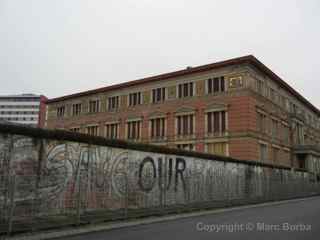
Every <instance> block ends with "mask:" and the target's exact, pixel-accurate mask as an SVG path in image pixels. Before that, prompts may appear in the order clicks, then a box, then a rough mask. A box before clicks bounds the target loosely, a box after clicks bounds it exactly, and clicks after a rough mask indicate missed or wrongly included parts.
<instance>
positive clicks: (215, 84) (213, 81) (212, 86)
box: [207, 77, 225, 93]
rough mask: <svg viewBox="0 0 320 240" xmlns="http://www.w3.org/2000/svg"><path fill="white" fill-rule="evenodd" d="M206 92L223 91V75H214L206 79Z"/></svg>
mask: <svg viewBox="0 0 320 240" xmlns="http://www.w3.org/2000/svg"><path fill="white" fill-rule="evenodd" d="M207 88H208V93H216V92H224V91H225V83H224V77H215V78H210V79H208V80H207Z"/></svg>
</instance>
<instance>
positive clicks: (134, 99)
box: [129, 92, 141, 106]
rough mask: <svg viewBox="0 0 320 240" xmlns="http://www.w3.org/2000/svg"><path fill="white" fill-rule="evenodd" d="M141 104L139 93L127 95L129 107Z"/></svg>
mask: <svg viewBox="0 0 320 240" xmlns="http://www.w3.org/2000/svg"><path fill="white" fill-rule="evenodd" d="M139 104H141V92H135V93H130V94H129V106H136V105H139Z"/></svg>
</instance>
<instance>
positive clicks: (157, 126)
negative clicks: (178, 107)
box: [150, 118, 165, 138]
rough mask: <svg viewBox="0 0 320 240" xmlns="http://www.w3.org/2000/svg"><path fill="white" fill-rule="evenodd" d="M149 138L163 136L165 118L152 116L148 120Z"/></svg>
mask: <svg viewBox="0 0 320 240" xmlns="http://www.w3.org/2000/svg"><path fill="white" fill-rule="evenodd" d="M150 124H151V127H150V131H151V138H164V137H165V118H154V119H151V120H150Z"/></svg>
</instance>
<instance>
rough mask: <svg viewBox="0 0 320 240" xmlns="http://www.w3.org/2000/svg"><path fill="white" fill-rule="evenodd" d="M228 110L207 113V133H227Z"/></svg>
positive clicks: (217, 134)
mask: <svg viewBox="0 0 320 240" xmlns="http://www.w3.org/2000/svg"><path fill="white" fill-rule="evenodd" d="M226 121H227V119H226V111H215V112H208V113H207V133H208V134H210V135H212V134H213V135H216V136H222V135H224V134H225V133H226Z"/></svg>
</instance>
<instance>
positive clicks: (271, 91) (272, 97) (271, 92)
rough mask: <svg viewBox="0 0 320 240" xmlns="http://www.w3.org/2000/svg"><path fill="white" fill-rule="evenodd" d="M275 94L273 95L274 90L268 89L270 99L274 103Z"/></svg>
mask: <svg viewBox="0 0 320 240" xmlns="http://www.w3.org/2000/svg"><path fill="white" fill-rule="evenodd" d="M275 94H276V93H275V91H274V89H272V88H270V99H271V101H275V99H276V95H275Z"/></svg>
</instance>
